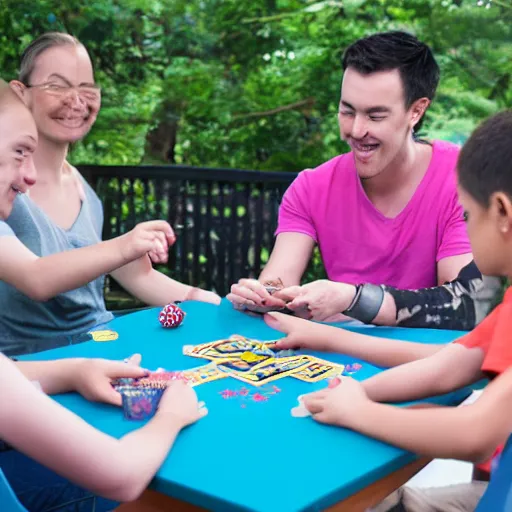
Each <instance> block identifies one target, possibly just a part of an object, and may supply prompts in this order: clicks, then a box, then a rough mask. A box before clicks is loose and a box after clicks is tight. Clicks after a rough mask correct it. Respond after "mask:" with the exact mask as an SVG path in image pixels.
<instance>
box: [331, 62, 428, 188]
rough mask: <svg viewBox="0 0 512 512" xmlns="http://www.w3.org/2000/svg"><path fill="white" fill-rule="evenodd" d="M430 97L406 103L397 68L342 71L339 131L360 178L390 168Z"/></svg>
mask: <svg viewBox="0 0 512 512" xmlns="http://www.w3.org/2000/svg"><path fill="white" fill-rule="evenodd" d="M428 103H429V101H428V100H427V99H426V98H421V99H419V100H417V101H416V102H414V103H413V105H411V107H410V108H409V109H407V108H406V106H405V97H404V90H403V85H402V79H401V77H400V73H399V72H398V70H396V69H394V70H391V71H379V72H375V73H370V74H361V73H358V72H357V71H355V70H354V69H353V68H350V67H349V68H348V69H347V70H346V71H345V73H344V75H343V84H342V88H341V100H340V106H339V124H340V135H341V138H342V139H343V140H345V141H346V142H347V143H348V144H349V146H350V147H351V149H352V151H353V154H354V159H355V164H356V169H357V172H358V174H359V176H360V177H361V179H369V178H373V177H375V176H378V175H379V174H380V173H381V172H382V171H383V170H385V169H386V168H388V167H389V166H390V165H391V164H392V163H393V162H394V161H396V159H397V157H399V156H400V154H401V152H402V151H403V150H404V148H405V147H406V144H407V143H408V142H409V141H410V140H411V138H412V129H413V127H414V125H415V124H416V123H417V122H418V121H419V120H420V118H421V116H422V114H423V112H424V111H425V109H426V107H427V106H428Z"/></svg>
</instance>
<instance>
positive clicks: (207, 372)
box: [180, 363, 227, 387]
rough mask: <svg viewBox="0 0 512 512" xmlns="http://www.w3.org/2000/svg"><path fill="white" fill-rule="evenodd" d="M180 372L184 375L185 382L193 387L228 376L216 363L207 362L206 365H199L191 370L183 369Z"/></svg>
mask: <svg viewBox="0 0 512 512" xmlns="http://www.w3.org/2000/svg"><path fill="white" fill-rule="evenodd" d="M180 373H181V374H182V375H183V379H184V380H185V382H187V383H188V384H190V385H191V386H192V387H193V386H198V385H199V384H205V383H207V382H212V381H214V380H218V379H224V378H225V377H227V374H226V373H225V372H223V371H221V370H220V369H219V367H218V366H217V365H216V364H215V363H210V364H205V365H204V366H198V367H196V368H191V369H190V370H183V371H182V372H180Z"/></svg>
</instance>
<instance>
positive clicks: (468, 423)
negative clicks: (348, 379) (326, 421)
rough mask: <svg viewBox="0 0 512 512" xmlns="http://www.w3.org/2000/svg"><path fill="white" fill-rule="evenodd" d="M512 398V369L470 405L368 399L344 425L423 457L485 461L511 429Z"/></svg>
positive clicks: (497, 379) (498, 378)
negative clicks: (419, 405)
mask: <svg viewBox="0 0 512 512" xmlns="http://www.w3.org/2000/svg"><path fill="white" fill-rule="evenodd" d="M511 400H512V369H508V370H507V371H506V372H505V373H504V374H502V375H501V376H499V377H497V378H496V379H495V380H494V381H493V382H492V383H491V384H490V385H488V386H487V387H486V388H485V390H484V392H483V393H482V396H481V397H480V398H479V399H478V400H477V401H476V402H475V403H473V404H471V405H467V406H463V407H436V408H428V409H408V408H400V407H394V406H389V405H384V404H378V403H374V402H371V401H367V402H365V404H364V406H363V407H359V408H358V410H357V414H354V415H353V417H352V418H351V419H350V421H348V422H347V423H345V426H347V427H349V428H352V429H353V430H357V431H358V432H361V433H363V434H366V435H368V436H371V437H375V438H377V439H380V440H382V441H385V442H387V443H391V444H394V445H396V446H400V447H401V448H404V449H406V450H410V451H413V452H416V453H420V454H422V455H428V456H431V457H443V458H455V459H463V460H469V461H472V462H481V461H482V460H487V459H488V458H489V457H490V456H491V455H492V453H493V452H494V450H495V449H496V446H498V445H499V444H500V443H502V442H503V440H504V439H506V438H507V437H508V435H509V434H510V432H511V430H512V417H511V415H510V401H511Z"/></svg>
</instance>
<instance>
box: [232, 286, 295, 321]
mask: <svg viewBox="0 0 512 512" xmlns="http://www.w3.org/2000/svg"><path fill="white" fill-rule="evenodd" d="M277 293H278V292H275V293H274V294H272V295H271V294H270V293H269V292H268V291H267V289H266V288H265V286H264V285H263V284H262V283H260V282H259V281H258V280H257V279H240V281H238V283H235V284H233V285H231V293H229V294H228V295H227V296H226V298H227V299H228V300H229V301H230V302H231V303H232V304H233V307H234V308H235V309H238V310H240V311H246V310H248V311H253V312H255V313H267V312H269V311H275V310H279V309H284V308H285V307H286V303H285V302H284V300H282V299H280V298H278V297H277Z"/></svg>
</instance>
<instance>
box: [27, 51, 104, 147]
mask: <svg viewBox="0 0 512 512" xmlns="http://www.w3.org/2000/svg"><path fill="white" fill-rule="evenodd" d="M28 85H29V86H30V87H27V88H25V89H24V91H23V96H24V99H25V101H26V103H27V105H28V106H29V108H30V110H31V111H32V114H33V116H34V120H35V122H36V124H37V128H38V130H39V134H40V136H42V137H45V138H47V139H49V140H52V141H55V142H58V143H71V142H75V141H78V140H80V139H82V138H83V137H85V135H86V134H87V133H88V132H89V130H90V129H91V127H92V125H93V124H94V122H95V120H96V116H97V115H98V111H99V109H100V104H101V98H100V94H99V89H96V88H95V85H94V74H93V69H92V64H91V60H90V58H89V55H88V54H87V50H86V49H85V48H84V47H83V46H82V45H73V44H67V45H61V46H55V47H53V48H49V49H47V50H45V51H43V52H42V53H41V54H40V55H39V56H38V57H37V59H36V61H35V66H34V69H33V71H32V73H31V75H30V83H29V84H28Z"/></svg>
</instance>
